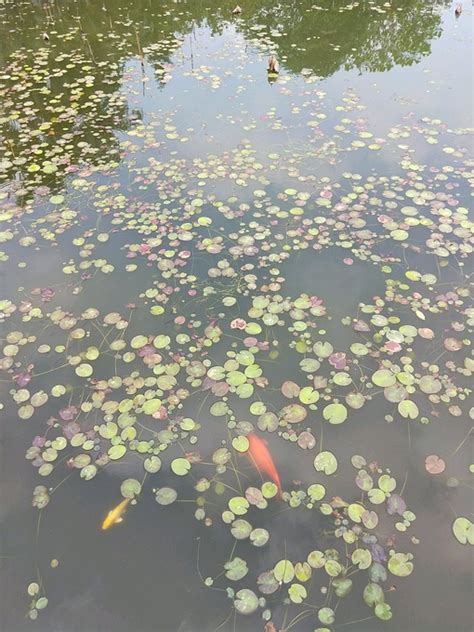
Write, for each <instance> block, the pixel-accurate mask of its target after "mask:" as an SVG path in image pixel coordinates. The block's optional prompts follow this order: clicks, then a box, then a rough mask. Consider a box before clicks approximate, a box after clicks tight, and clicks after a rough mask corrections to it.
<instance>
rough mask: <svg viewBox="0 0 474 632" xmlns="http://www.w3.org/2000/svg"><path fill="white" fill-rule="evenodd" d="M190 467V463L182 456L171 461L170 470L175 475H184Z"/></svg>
mask: <svg viewBox="0 0 474 632" xmlns="http://www.w3.org/2000/svg"><path fill="white" fill-rule="evenodd" d="M190 469H191V463H190V462H189V461H188V460H187V459H184V458H181V457H178V458H177V459H173V460H172V461H171V470H172V472H173V473H174V474H176V476H186V474H188V473H189V471H190Z"/></svg>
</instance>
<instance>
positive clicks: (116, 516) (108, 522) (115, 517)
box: [102, 498, 132, 531]
mask: <svg viewBox="0 0 474 632" xmlns="http://www.w3.org/2000/svg"><path fill="white" fill-rule="evenodd" d="M131 500H132V499H131V498H125V500H122V502H121V503H119V504H118V505H117V506H116V507H114V508H113V509H111V510H110V511H109V513H108V514H107V517H106V518H105V520H104V522H103V523H102V529H103V530H104V531H105V529H110V527H111V526H112V525H114V524H117V523H119V522H122V520H123V518H122V515H123V514H124V513H125V510H126V509H127V505H128V503H129V502H130V501H131Z"/></svg>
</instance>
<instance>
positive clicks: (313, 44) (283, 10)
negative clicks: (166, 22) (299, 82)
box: [243, 0, 446, 76]
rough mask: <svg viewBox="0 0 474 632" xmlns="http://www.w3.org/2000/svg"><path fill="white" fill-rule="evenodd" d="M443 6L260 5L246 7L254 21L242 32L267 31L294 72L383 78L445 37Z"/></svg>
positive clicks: (401, 1)
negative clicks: (341, 71)
mask: <svg viewBox="0 0 474 632" xmlns="http://www.w3.org/2000/svg"><path fill="white" fill-rule="evenodd" d="M443 4H446V2H445V1H444V0H440V1H438V2H430V3H426V2H423V1H418V2H406V1H405V0H398V1H396V2H393V3H391V6H390V8H386V7H385V6H382V3H380V8H379V7H377V6H375V7H374V5H373V4H370V5H367V4H366V3H359V4H358V6H354V5H349V4H348V3H346V2H336V3H334V2H331V3H329V2H324V3H322V6H320V7H315V5H314V3H313V2H312V1H311V0H304V1H303V2H298V3H291V5H290V6H288V5H287V4H286V3H280V4H276V3H272V4H271V5H269V4H266V3H261V2H257V3H255V7H254V8H252V7H251V6H250V7H247V9H248V11H247V12H248V14H249V15H250V16H251V17H250V18H249V19H248V21H246V20H247V15H246V16H245V17H244V18H243V22H244V26H243V29H244V30H245V32H246V33H247V34H251V33H252V32H251V31H249V28H251V27H253V26H255V25H257V24H262V25H265V27H266V28H265V31H267V30H268V31H269V33H270V39H272V40H273V42H274V44H275V46H278V49H279V53H280V55H281V56H282V58H284V59H285V65H286V66H287V67H288V68H289V69H290V70H292V71H294V72H300V71H301V70H302V68H309V69H311V70H312V71H313V72H315V73H316V74H318V75H321V76H328V75H331V74H333V73H334V72H336V71H337V70H338V68H340V67H344V68H346V69H349V68H359V69H360V70H370V71H377V72H381V71H384V70H388V69H389V68H391V67H392V66H394V65H395V64H400V65H410V64H413V63H415V62H417V61H418V60H419V59H420V58H421V57H422V56H423V55H426V54H428V53H429V52H430V45H429V42H430V40H431V39H433V38H434V37H439V35H440V33H441V25H440V15H439V11H438V7H439V6H440V5H443ZM247 12H246V14H247ZM272 32H273V33H275V34H278V37H276V38H275V37H273V36H272ZM294 44H297V45H298V46H297V47H296V48H295V47H294Z"/></svg>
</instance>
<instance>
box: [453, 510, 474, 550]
mask: <svg viewBox="0 0 474 632" xmlns="http://www.w3.org/2000/svg"><path fill="white" fill-rule="evenodd" d="M453 533H454V537H455V538H456V540H457V541H458V542H460V543H461V544H472V545H474V524H473V523H472V522H471V521H470V520H469V519H468V518H464V516H460V517H459V518H456V520H455V521H454V522H453Z"/></svg>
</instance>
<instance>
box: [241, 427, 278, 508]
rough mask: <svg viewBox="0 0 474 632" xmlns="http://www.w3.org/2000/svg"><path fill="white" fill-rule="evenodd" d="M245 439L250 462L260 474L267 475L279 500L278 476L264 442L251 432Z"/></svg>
mask: <svg viewBox="0 0 474 632" xmlns="http://www.w3.org/2000/svg"><path fill="white" fill-rule="evenodd" d="M247 439H248V441H249V444H250V445H249V449H248V454H249V456H250V460H251V461H252V463H253V464H254V465H255V467H256V468H257V470H258V471H259V472H260V473H264V474H268V476H269V477H270V478H271V480H272V481H273V482H274V483H275V485H276V486H277V487H278V495H279V496H280V498H281V483H280V475H279V474H278V470H277V469H276V467H275V464H274V463H273V459H272V455H271V454H270V452H269V451H268V448H267V446H266V443H265V441H263V439H260V437H258V436H257V435H256V434H254V433H253V432H252V433H250V434H249V435H247Z"/></svg>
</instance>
